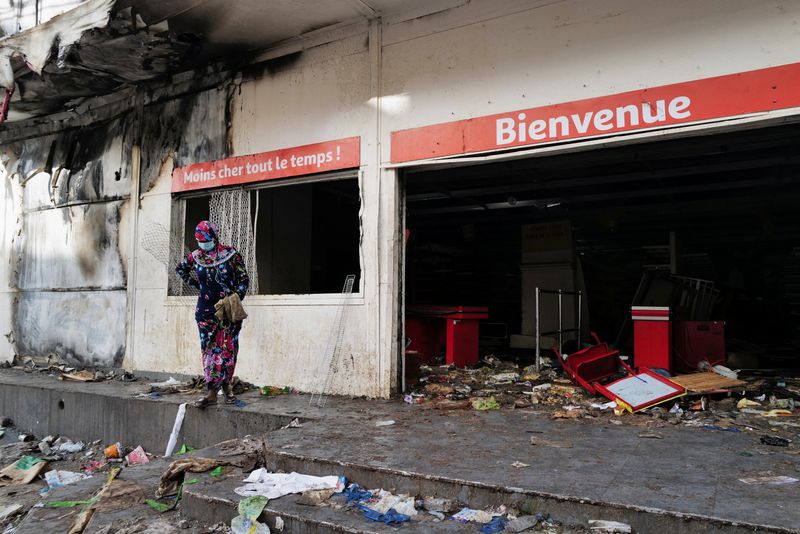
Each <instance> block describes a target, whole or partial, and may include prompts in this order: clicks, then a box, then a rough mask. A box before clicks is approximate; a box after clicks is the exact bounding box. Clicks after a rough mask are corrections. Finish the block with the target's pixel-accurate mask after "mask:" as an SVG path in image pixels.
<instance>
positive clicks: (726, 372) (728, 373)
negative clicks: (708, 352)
mask: <svg viewBox="0 0 800 534" xmlns="http://www.w3.org/2000/svg"><path fill="white" fill-rule="evenodd" d="M711 370H712V371H714V372H715V373H717V374H718V375H722V376H724V377H725V378H730V379H731V380H736V379H737V378H739V374H738V373H737V372H736V371H734V370H732V369H728V368H727V367H725V366H724V365H715V366H714V367H712V368H711Z"/></svg>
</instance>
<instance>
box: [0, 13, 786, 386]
mask: <svg viewBox="0 0 800 534" xmlns="http://www.w3.org/2000/svg"><path fill="white" fill-rule="evenodd" d="M404 18H405V17H402V18H399V17H395V18H394V20H392V19H387V20H383V21H380V20H372V21H370V22H361V23H358V22H356V23H353V24H352V25H349V26H345V27H343V28H340V29H338V30H337V31H336V32H332V33H331V34H330V37H327V38H326V36H317V37H316V39H317V41H318V42H317V43H312V44H315V46H313V47H308V48H307V49H306V50H304V51H303V52H301V53H300V54H298V55H297V56H296V58H295V59H294V60H293V61H291V62H285V63H283V64H281V65H280V66H278V67H275V68H270V67H269V66H268V67H267V68H266V69H264V70H263V72H262V73H261V74H258V75H255V76H252V77H247V76H245V77H243V78H241V79H238V80H234V81H233V82H232V83H233V85H232V89H231V90H230V91H229V94H230V95H231V98H230V99H229V100H228V101H227V103H226V99H225V95H221V94H218V93H219V92H220V91H218V90H217V89H211V90H209V91H207V93H206V94H204V95H202V96H201V97H200V98H198V100H197V102H198V103H197V104H196V105H195V107H194V108H193V109H194V111H193V112H192V113H193V114H194V115H193V117H192V118H190V119H189V124H190V128H191V129H201V130H202V129H209V130H214V131H218V130H221V131H225V132H227V139H226V141H227V142H228V143H229V147H230V151H229V153H228V154H227V155H228V156H239V155H246V154H253V153H258V152H264V151H270V150H275V149H280V148H286V147H293V146H298V145H305V144H310V143H316V142H322V141H327V140H333V139H340V138H345V137H351V136H360V138H361V167H360V168H359V169H358V177H359V178H358V179H359V185H360V192H361V245H360V259H361V287H360V290H359V292H358V294H357V295H353V296H352V297H350V298H349V299H347V302H346V310H347V311H346V316H345V322H346V330H345V341H344V347H343V352H342V359H341V362H342V365H341V367H340V368H339V369H338V372H337V373H336V375H335V380H334V392H335V393H340V394H345V395H368V396H375V397H385V396H388V395H390V394H391V393H392V392H394V391H396V389H397V386H398V384H399V366H400V363H399V362H400V360H399V356H398V355H399V352H400V345H399V343H398V340H399V339H400V335H401V334H400V333H401V328H402V321H401V313H400V310H401V294H400V293H401V279H402V269H401V263H402V240H401V235H402V231H401V230H402V228H401V225H402V217H401V215H402V196H401V181H400V177H399V172H400V171H398V170H397V169H395V168H393V167H392V166H391V165H390V164H389V162H390V160H391V154H390V136H391V132H394V131H398V130H403V129H407V128H414V127H419V126H425V125H430V124H436V123H442V122H449V121H454V120H462V119H468V118H472V117H479V116H484V115H490V114H494V113H499V112H507V111H512V110H516V109H524V108H531V107H536V106H543V105H549V104H556V103H560V102H567V101H573V100H580V99H585V98H592V97H598V96H604V95H611V94H614V93H620V92H624V91H630V90H634V89H640V88H646V87H654V86H659V85H666V84H672V83H679V82H685V81H691V80H696V79H701V78H708V77H712V76H717V75H723V74H731V73H737V72H744V71H749V70H754V69H760V68H765V67H771V66H778V65H783V64H789V63H794V62H797V61H798V57H799V56H798V50H800V26H798V20H800V4H798V3H797V2H784V1H779V0H770V1H762V2H752V1H748V0H724V1H723V0H720V1H713V2H696V1H692V0H676V1H672V2H663V1H658V0H607V1H603V2H596V1H590V0H567V1H563V2H544V1H533V0H508V1H501V2H498V1H492V0H473V1H472V2H469V3H464V4H462V5H459V6H457V7H453V8H450V9H447V10H444V11H442V12H438V13H434V14H431V15H428V16H425V17H422V18H411V19H408V20H403V19H404ZM291 46H294V45H291V44H290V45H286V47H285V48H281V47H277V48H275V49H272V50H268V51H266V52H265V53H264V55H263V56H262V58H263V59H270V58H271V57H280V56H281V55H282V53H283V52H288V51H294V50H293V49H292V50H290V49H289V48H288V47H291ZM720 97H724V95H720ZM226 105H228V106H229V111H230V118H231V123H230V125H229V126H228V127H227V128H226V125H225V124H224V121H225V113H224V111H225V109H224V108H225V106H226ZM145 113H146V114H147V113H148V111H147V108H145ZM120 143H127V141H120ZM121 146H122V151H123V154H124V155H123V159H124V158H127V157H130V158H131V159H130V162H131V163H130V165H128V164H126V163H124V162H122V163H121V162H117V163H108V164H107V165H106V167H105V168H107V169H111V168H120V169H123V171H126V172H127V173H128V176H125V177H123V180H121V182H120V181H118V182H114V175H113V172H112V173H110V174H108V173H107V174H105V175H104V180H105V182H104V183H107V184H110V185H109V188H111V186H112V185H113V184H115V183H121V184H123V185H124V187H125V188H126V190H125V191H120V192H118V194H115V195H112V194H111V193H108V190H107V191H106V192H105V197H104V198H106V199H107V200H108V202H106V203H104V204H102V205H103V206H105V209H111V208H112V206H111V203H112V202H113V203H118V204H119V206H118V208H119V209H118V212H119V213H121V214H122V215H121V217H120V219H119V224H118V225H111V227H113V228H116V229H118V232H119V234H118V235H116V236H113V238H112V239H111V243H112V245H111V246H110V247H109V246H106V247H105V248H102V249H101V250H100V256H93V258H92V261H94V262H98V263H99V264H100V265H102V266H103V267H102V268H100V269H98V270H97V271H96V272H94V274H92V275H87V274H86V273H85V272H82V271H81V272H79V273H78V274H74V273H73V271H75V272H77V271H76V268H75V266H74V264H72V263H71V262H80V261H81V260H80V258H78V257H74V255H78V256H80V255H81V254H83V252H82V251H81V249H80V248H79V247H78V248H76V247H75V246H72V244H71V243H72V242H71V241H70V236H71V235H73V234H74V233H76V232H91V231H92V230H91V228H87V227H85V226H82V225H84V224H86V223H85V222H81V223H80V224H75V225H67V226H61V225H60V224H59V221H58V220H56V219H58V217H59V216H60V215H61V211H63V210H65V209H67V210H69V209H73V210H74V209H76V208H63V207H61V208H58V209H55V208H54V209H52V210H39V211H32V209H33V208H32V204H31V203H33V202H42V203H43V204H42V205H43V206H45V207H47V206H50V207H52V202H51V200H50V198H49V197H48V196H47V195H45V194H44V193H45V192H46V186H47V183H48V180H49V179H50V175H48V174H41V177H35V178H33V179H31V180H30V181H29V182H27V184H26V187H24V188H22V187H21V186H20V183H21V181H24V180H27V179H28V178H29V176H20V175H19V173H17V174H14V167H13V163H14V161H13V158H12V159H9V160H8V161H7V162H6V167H5V168H6V178H7V179H6V180H5V184H6V186H5V189H4V190H5V192H6V193H5V196H4V202H3V204H2V221H3V224H4V231H3V235H2V243H1V244H0V246H2V251H1V252H2V256H3V257H4V258H17V257H20V256H22V257H25V258H28V259H30V258H36V259H37V260H38V261H40V262H42V263H41V264H33V265H31V264H30V261H27V263H26V266H25V267H24V271H23V273H22V274H21V278H20V277H18V276H16V275H13V274H12V271H14V270H15V267H14V266H13V265H10V264H9V263H8V262H5V263H3V266H2V267H0V277H2V279H3V283H2V292H1V293H0V310H1V312H2V313H1V314H0V333H3V334H5V333H7V332H9V333H12V335H10V336H5V337H0V356H2V358H3V359H5V360H10V359H11V358H12V357H13V356H14V354H15V353H18V352H19V351H20V348H19V342H20V338H21V337H30V336H31V334H30V333H22V332H19V330H20V329H23V330H24V329H26V328H29V326H26V325H21V324H20V323H19V321H18V318H19V316H20V315H21V314H25V313H29V311H28V310H29V309H31V308H30V307H22V306H21V305H20V303H19V302H18V301H17V299H19V297H20V289H21V288H22V289H25V290H27V291H29V292H33V291H34V290H37V291H39V290H41V289H48V288H49V289H54V288H57V287H60V286H62V285H63V286H64V287H83V286H86V287H87V289H86V291H85V292H86V293H87V294H88V295H84V294H83V293H78V294H79V295H81V298H85V299H87V303H86V304H83V305H77V304H75V301H73V302H72V304H70V305H69V306H67V307H66V308H64V307H63V306H62V307H61V308H59V307H57V306H56V307H51V306H52V305H47V309H48V310H50V311H48V313H52V314H54V315H52V316H49V315H47V316H46V317H44V316H43V315H42V313H43V312H40V314H39V315H36V314H33V315H31V319H30V320H31V321H34V320H36V321H40V322H41V324H40V325H38V326H37V332H41V335H42V336H44V338H45V339H44V341H43V342H42V344H41V348H42V350H46V348H47V347H49V346H54V345H57V344H59V343H60V344H61V345H64V346H67V347H69V349H70V350H71V351H73V352H75V353H80V354H82V355H84V356H85V357H87V358H88V359H89V360H90V361H91V362H94V363H97V364H108V363H113V356H114V349H113V347H114V340H117V341H119V340H120V339H121V338H124V339H122V342H123V344H124V346H125V351H124V359H123V360H122V361H121V362H116V363H121V364H122V365H123V366H124V367H125V368H128V369H133V370H148V371H162V372H173V373H188V374H196V373H198V372H200V362H199V350H198V339H197V330H196V327H195V324H194V299H193V298H192V297H170V296H168V295H167V285H168V277H170V276H174V274H173V272H172V270H171V269H166V268H165V267H164V265H163V264H162V263H160V262H159V261H157V260H156V259H154V258H153V256H152V255H151V254H149V253H147V251H145V250H144V249H143V248H142V232H143V229H145V228H147V227H148V225H149V224H151V223H152V222H160V223H162V224H168V223H169V219H170V218H169V213H170V210H171V207H172V200H173V195H172V194H171V193H170V186H171V172H172V169H173V159H172V158H171V157H166V158H164V159H158V158H156V159H158V161H155V162H153V161H149V162H147V164H146V165H147V166H148V168H149V169H150V170H153V169H155V170H153V171H152V172H153V173H154V175H153V177H154V179H152V180H150V179H148V184H147V187H141V191H140V194H139V195H137V193H136V192H137V191H138V190H139V184H140V183H141V182H142V181H143V180H144V176H143V175H142V176H140V175H141V174H142V173H140V172H139V169H144V166H145V163H143V162H140V161H137V158H136V156H137V154H139V152H138V149H136V150H132V144H130V143H128V144H126V145H119V144H115V143H107V149H106V152H105V154H104V155H103V156H102V157H103V158H106V159H108V158H114V157H116V158H119V156H117V155H114V154H112V152H113V153H118V152H116V151H119V150H120V147H121ZM220 150H224V147H223V148H220ZM141 157H142V161H144V160H145V159H147V158H150V159H152V158H153V157H155V154H148V150H147V149H146V147H145V148H142V152H141ZM196 162H197V161H192V160H191V158H190V157H187V156H186V154H184V155H183V160H182V163H183V164H188V163H196ZM294 181H295V180H294V179H287V180H286V183H293V182H294ZM40 182H41V183H40ZM34 187H35V188H36V189H34ZM40 187H41V188H42V189H41V191H39V188H40ZM112 189H113V188H112ZM109 190H110V189H109ZM131 192H133V193H131ZM34 197H35V198H34ZM137 197H138V198H137ZM111 198H113V201H112V200H110V199H111ZM37 199H38V200H37ZM92 209H99V208H95V207H93V208H92ZM86 213H88V212H86ZM48 217H49V218H52V219H53V220H52V221H50V220H44V219H46V218H48ZM39 218H41V219H43V220H41V221H40V220H38V219H39ZM59 227H61V229H62V231H61V232H59V231H58V228H59ZM64 231H66V234H64ZM18 232H19V235H18ZM20 241H21V242H20ZM20 247H22V249H20ZM23 249H24V250H23ZM112 249H113V250H112ZM109 254H111V255H113V256H114V257H113V258H109V257H107V255H109ZM52 257H57V258H59V260H58V261H55V262H54V261H53V259H52ZM276 267H279V265H278V266H276ZM76 277H77V278H76ZM73 278H76V279H75V280H74V281H73ZM36 280H40V281H41V280H44V281H45V282H46V283H45V285H43V286H42V285H40V286H37V285H36ZM20 284H21V285H20ZM120 284H121V285H122V286H123V287H122V288H120ZM89 286H91V288H94V289H96V286H97V287H102V288H103V289H105V290H106V291H104V292H103V297H102V299H101V300H102V302H103V303H104V304H103V305H102V306H101V307H100V308H96V307H95V308H93V307H92V306H93V305H91V304H89V303H88V300H92V299H95V300H96V298H95V297H96V295H95V293H97V292H96V291H93V289H89ZM125 287H126V288H127V291H124V288H125ZM31 294H33V293H31ZM49 294H50V293H47V292H44V293H41V292H40V293H37V298H39V299H42V298H45V295H49ZM111 294H113V295H114V296H113V298H115V299H117V300H119V298H120V297H121V296H122V295H126V297H125V298H126V308H127V317H120V316H119V313H120V309H121V308H120V306H119V305H109V304H108V303H107V302H106V301H107V300H108V299H109V298H110V297H109V295H111ZM76 296H77V295H76ZM28 300H30V299H28ZM23 301H25V299H23ZM339 304H340V297H339V295H336V294H331V295H269V296H267V295H264V296H252V297H249V298H248V299H247V300H246V305H247V308H248V313H249V314H250V317H249V319H248V320H247V321H246V323H245V326H244V329H243V331H242V334H241V350H240V354H239V363H238V366H237V374H238V375H239V376H240V377H242V378H243V379H245V380H248V381H250V382H254V383H257V384H273V385H281V386H282V385H291V386H293V387H296V388H298V389H301V390H306V391H314V390H315V389H318V388H319V387H320V385H321V380H322V378H321V377H319V376H316V375H315V373H314V372H313V370H314V369H316V367H317V362H318V360H319V358H320V357H321V355H322V354H323V352H324V349H325V343H326V340H327V337H328V332H329V330H330V327H331V324H332V322H333V320H334V317H335V314H336V310H337V306H338V305H339ZM32 306H34V309H38V310H43V309H44V308H42V307H41V306H40V307H39V308H36V305H32ZM70 306H72V307H70ZM62 308H63V309H64V310H65V311H64V314H62V315H59V312H57V311H55V310H60V309H62ZM103 309H107V310H110V313H109V315H108V316H107V317H106V319H104V321H108V326H107V327H103V328H102V330H103V334H102V335H100V334H99V333H93V334H90V335H88V338H87V337H86V336H85V335H84V338H81V339H75V335H76V334H75V333H74V332H67V330H77V331H79V332H84V331H92V330H91V329H90V330H86V329H87V328H89V324H93V325H96V323H97V320H98V316H102V311H101V310H103ZM70 314H72V315H70ZM75 314H78V315H81V314H86V315H85V316H86V317H90V318H91V321H90V322H88V321H87V320H86V319H81V318H78V319H77V320H73V321H72V322H69V321H67V319H66V318H65V317H70V316H72V317H73V318H74V316H75ZM45 315H46V314H45ZM43 317H44V318H43ZM25 320H26V321H28V320H29V319H25ZM62 321H67V322H66V323H63V322H62ZM59 324H66V325H70V326H68V327H67V328H66V329H61V330H56V331H55V332H53V331H52V330H53V329H56V328H58V325H59ZM104 324H105V323H104ZM94 328H96V326H94ZM120 329H123V330H122V331H120ZM48 336H50V337H52V336H56V337H59V336H62V337H63V339H62V340H53V341H52V342H50V341H48V339H49V338H48ZM79 337H80V336H79ZM28 345H29V347H30V343H29V344H28ZM32 347H33V349H35V348H37V347H36V346H35V345H34V346H32ZM29 350H30V349H29Z"/></svg>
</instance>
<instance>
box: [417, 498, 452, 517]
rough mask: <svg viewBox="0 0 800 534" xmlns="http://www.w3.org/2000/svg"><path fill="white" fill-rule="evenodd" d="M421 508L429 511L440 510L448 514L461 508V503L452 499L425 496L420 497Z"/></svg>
mask: <svg viewBox="0 0 800 534" xmlns="http://www.w3.org/2000/svg"><path fill="white" fill-rule="evenodd" d="M422 508H424V509H425V510H428V511H429V512H441V513H445V514H448V513H450V512H455V511H456V510H458V509H459V508H461V504H460V503H459V502H457V501H454V500H452V499H442V498H437V497H425V498H424V499H422Z"/></svg>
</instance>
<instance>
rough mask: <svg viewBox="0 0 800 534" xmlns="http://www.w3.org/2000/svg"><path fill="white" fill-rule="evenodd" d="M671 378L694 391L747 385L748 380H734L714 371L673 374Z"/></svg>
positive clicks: (703, 391)
mask: <svg viewBox="0 0 800 534" xmlns="http://www.w3.org/2000/svg"><path fill="white" fill-rule="evenodd" d="M670 380H672V381H673V382H675V383H676V384H680V385H682V386H683V387H685V388H686V389H688V390H689V391H692V392H694V393H710V392H712V391H719V390H726V389H731V388H737V387H741V386H746V385H747V382H743V381H741V380H734V379H732V378H728V377H725V376H722V375H719V374H717V373H714V372H707V373H692V374H690V375H679V376H673V377H672V378H671V379H670Z"/></svg>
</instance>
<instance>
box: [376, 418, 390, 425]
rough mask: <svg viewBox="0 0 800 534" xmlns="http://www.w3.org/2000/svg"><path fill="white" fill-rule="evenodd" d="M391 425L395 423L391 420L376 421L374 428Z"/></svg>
mask: <svg viewBox="0 0 800 534" xmlns="http://www.w3.org/2000/svg"><path fill="white" fill-rule="evenodd" d="M393 424H395V421H394V420H393V419H389V420H387V421H378V422H377V423H375V426H392V425H393Z"/></svg>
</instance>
